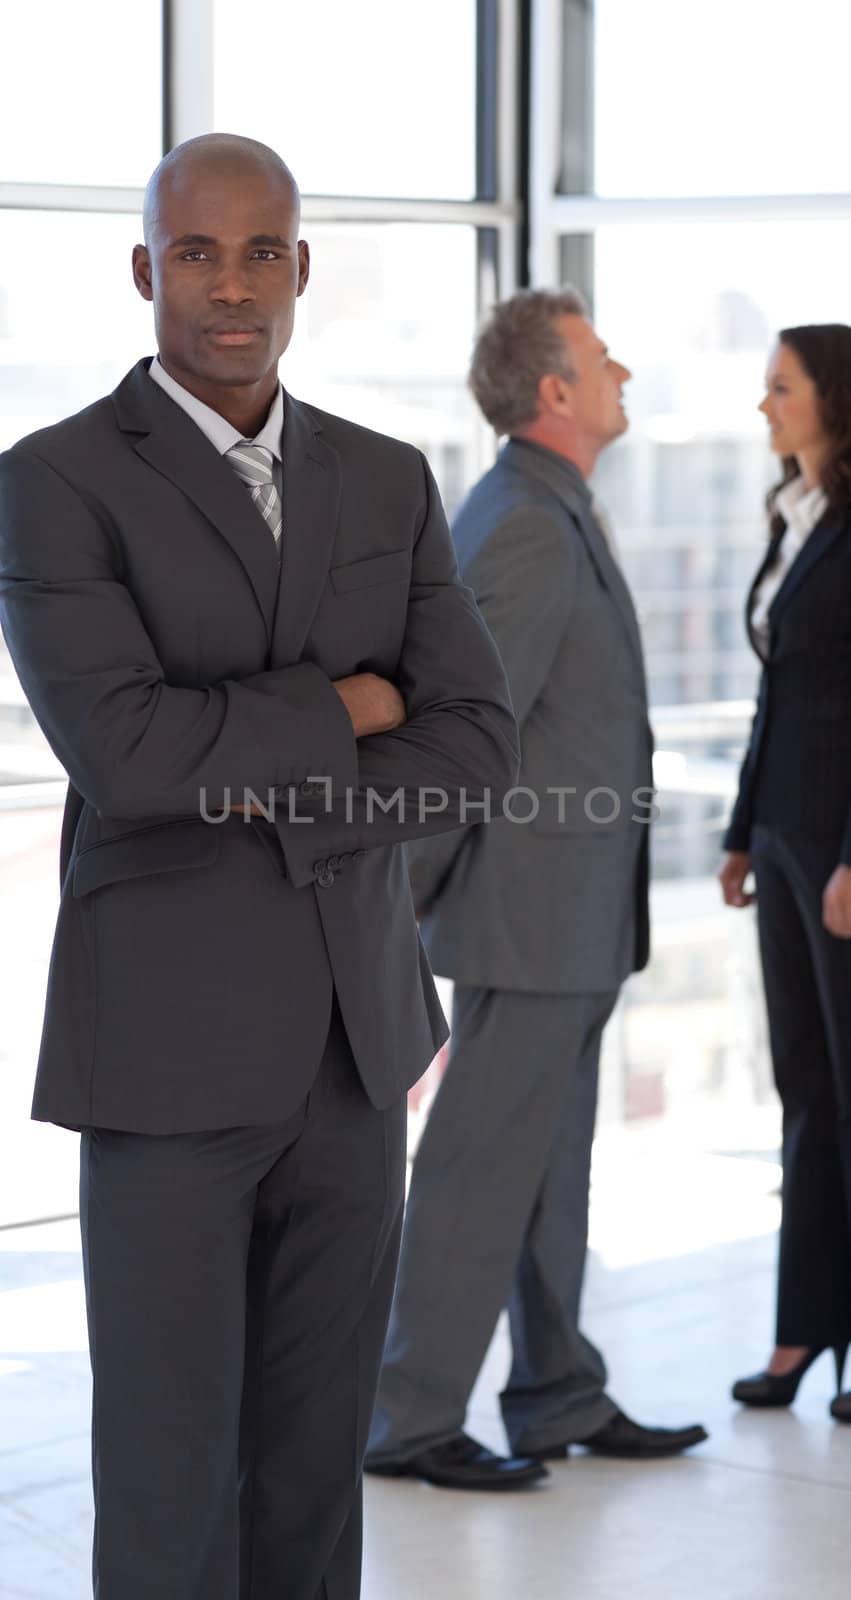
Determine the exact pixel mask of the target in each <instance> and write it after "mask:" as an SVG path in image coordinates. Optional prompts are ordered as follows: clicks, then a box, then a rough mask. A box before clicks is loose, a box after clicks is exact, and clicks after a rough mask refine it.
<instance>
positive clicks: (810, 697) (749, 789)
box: [724, 512, 851, 866]
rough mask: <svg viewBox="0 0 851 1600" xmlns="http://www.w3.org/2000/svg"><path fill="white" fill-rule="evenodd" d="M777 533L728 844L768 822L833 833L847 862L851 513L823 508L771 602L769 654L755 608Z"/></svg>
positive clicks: (739, 845) (850, 821)
mask: <svg viewBox="0 0 851 1600" xmlns="http://www.w3.org/2000/svg"><path fill="white" fill-rule="evenodd" d="M781 538H782V530H781V531H780V532H779V533H778V534H777V535H776V536H775V537H774V538H773V539H772V540H771V543H770V545H769V548H768V551H767V553H766V556H765V559H764V561H763V562H762V564H761V566H760V568H759V571H758V572H757V575H756V578H755V579H754V582H753V586H752V588H751V591H750V594H749V595H748V600H747V606H746V621H747V627H748V633H749V636H750V639H751V642H752V644H753V647H754V649H755V650H756V652H757V655H759V656H760V659H761V660H763V671H762V678H761V681H760V687H759V696H758V699H757V708H756V715H755V717H754V722H753V728H752V731H751V737H750V743H749V746H748V750H747V753H746V756H745V760H744V762H743V765H742V771H741V777H740V780H739V793H738V798H737V800H736V804H735V807H734V810H733V815H732V818H731V821H730V826H729V828H728V830H727V833H726V835H725V838H724V845H725V848H726V849H727V850H748V849H749V848H750V835H751V828H752V827H753V825H754V823H762V824H763V825H765V826H768V827H775V828H785V829H789V830H793V831H797V832H800V833H804V834H810V835H812V836H814V837H819V838H830V837H834V838H835V839H836V841H837V846H838V855H837V862H839V861H843V862H845V864H846V865H849V866H851V513H846V514H845V515H844V516H843V515H842V513H838V514H837V513H835V512H828V513H826V515H825V516H824V517H823V518H822V520H821V522H820V523H819V524H818V526H817V527H816V528H814V529H813V531H812V533H811V534H810V536H809V538H808V539H807V542H806V544H805V545H804V547H803V549H802V550H801V551H800V553H799V554H798V556H797V558H796V559H795V561H794V562H793V564H792V566H791V567H790V568H789V571H788V572H787V574H786V577H785V579H784V580H783V583H782V585H781V587H780V588H779V589H778V591H777V594H776V595H775V597H774V600H773V602H772V604H771V607H770V609H769V643H768V650H767V654H766V653H765V652H764V650H763V647H762V646H761V644H760V641H759V640H758V638H757V637H756V635H755V633H754V631H753V628H752V626H751V614H752V612H753V606H754V601H755V597H756V591H757V588H758V586H759V583H760V582H761V580H762V578H763V576H764V574H765V573H766V572H767V571H768V570H769V568H770V567H771V566H773V564H774V562H775V560H776V558H777V551H778V548H779V544H780V539H781Z"/></svg>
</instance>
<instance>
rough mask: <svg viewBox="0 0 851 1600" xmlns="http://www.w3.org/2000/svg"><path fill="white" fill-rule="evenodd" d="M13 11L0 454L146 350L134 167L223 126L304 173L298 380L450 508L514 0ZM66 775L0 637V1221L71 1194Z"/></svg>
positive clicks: (0, 68)
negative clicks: (61, 1130)
mask: <svg viewBox="0 0 851 1600" xmlns="http://www.w3.org/2000/svg"><path fill="white" fill-rule="evenodd" d="M2 10H3V18H2V28H0V35H2V37H0V45H2V48H0V449H6V448H8V447H9V446H10V445H11V444H13V443H14V442H15V440H17V439H19V438H21V437H23V436H24V435H26V434H28V433H30V432H32V431H33V430H35V429H37V428H41V427H45V426H47V425H49V424H50V423H52V422H55V421H57V420H58V419H59V418H61V417H64V416H68V415H70V414H71V413H72V412H75V411H77V410H79V409H80V408H81V407H83V406H85V405H87V404H89V403H90V402H92V401H93V400H95V399H97V398H98V397H99V396H101V395H103V394H105V393H108V392H109V391H110V390H111V389H112V388H113V387H114V386H115V384H116V383H117V382H118V381H119V380H120V379H121V377H122V376H123V374H124V373H125V372H126V371H127V370H128V369H129V368H130V367H131V366H132V365H133V364H134V362H135V361H136V360H138V358H139V357H140V356H141V355H144V354H147V353H149V352H152V351H153V349H154V329H153V319H152V314H151V307H150V305H148V304H147V303H146V302H144V301H142V300H141V299H140V297H139V296H138V294H137V293H136V290H135V288H134V286H133V282H132V276H131V264H130V258H131V251H132V247H133V245H134V244H135V243H136V242H137V241H138V240H139V239H140V238H141V206H142V196H143V188H144V184H145V182H146V180H147V178H148V175H149V174H150V172H151V171H152V169H153V167H154V166H155V165H156V163H157V161H158V160H159V158H160V156H161V154H162V152H163V149H164V141H165V142H166V143H167V144H168V145H169V146H170V145H174V144H177V143H179V142H180V141H181V140H183V139H185V138H189V137H192V136H194V135H196V134H199V133H204V132H207V131H210V130H212V129H214V128H218V129H226V130H228V131H230V132H237V133H244V134H247V135H249V136H252V137H255V138H257V139H260V140H262V141H264V142H266V143H268V144H271V145H272V146H273V147H274V148H275V149H277V150H279V151H280V152H281V154H282V155H283V157H284V159H285V160H286V161H287V162H288V163H289V164H290V165H291V167H292V169H293V171H294V172H295V174H296V176H297V179H298V181H299V184H300V187H301V191H302V200H303V207H302V210H303V230H302V231H303V234H304V235H305V236H306V237H307V238H308V240H309V241H310V244H311V251H312V272H311V281H310V284H309V286H308V290H307V293H306V295H305V297H304V298H303V300H302V301H301V302H300V303H299V307H298V314H297V318H296V333H295V336H294V339H293V343H292V346H291V348H290V350H289V351H288V352H287V355H286V357H285V360H284V363H283V365H282V376H283V377H284V380H285V382H286V383H287V384H288V386H289V387H290V388H292V390H293V392H294V393H295V394H297V395H299V396H300V397H302V398H304V399H305V400H308V401H310V400H312V401H314V402H315V403H316V404H317V405H319V406H322V407H324V408H326V409H328V410H331V411H338V412H340V413H342V414H343V415H345V416H350V417H353V418H354V419H355V420H357V421H360V422H362V423H364V424H365V425H366V426H368V427H372V428H376V429H378V430H380V431H382V432H386V433H390V434H395V435H397V436H399V437H401V438H405V439H409V440H411V441H412V442H413V443H414V444H416V445H418V446H419V447H420V448H421V449H423V450H424V451H425V452H426V453H427V455H428V457H429V459H430V461H431V463H432V466H433V468H434V471H435V474H436V476H437V479H438V482H439V484H440V487H441V489H442V492H443V495H444V499H445V503H446V506H447V510H448V511H449V512H450V513H451V512H452V511H453V510H454V509H455V507H456V506H457V505H458V502H459V501H460V499H461V498H462V496H463V494H464V492H465V490H466V489H467V488H468V487H469V485H470V483H471V482H472V481H473V480H474V478H475V477H476V476H478V474H479V472H480V471H481V470H482V468H483V466H484V465H485V464H486V462H487V460H488V459H489V457H490V455H491V454H492V452H493V448H494V441H493V439H492V437H491V436H490V435H489V433H488V431H487V429H486V428H485V427H484V425H483V424H482V422H481V419H480V418H479V417H478V415H477V413H476V411H475V408H474V406H473V403H472V400H471V399H470V396H469V394H468V392H467V388H466V382H465V379H466V369H467V363H468V360H469V355H470V349H471V345H472V341H473V336H474V330H475V326H476V321H477V318H478V315H479V311H480V309H481V307H482V305H483V304H484V302H486V301H487V302H490V301H492V300H493V299H494V298H496V297H497V295H499V294H500V293H507V292H510V290H511V289H512V288H513V286H514V282H515V271H516V267H517V263H518V260H519V251H518V240H519V231H520V207H519V203H518V198H517V193H516V190H517V182H518V173H519V167H518V163H517V160H516V155H517V132H518V120H517V107H518V94H517V85H518V81H519V61H520V57H519V50H518V43H519V38H520V21H521V7H520V5H519V3H518V0H432V3H431V4H429V5H428V6H426V7H423V6H416V7H415V6H408V5H402V4H399V3H398V0H362V3H360V4H358V5H352V4H350V3H349V0H318V3H317V4H315V5H311V6H305V5H304V4H303V3H302V0H256V3H255V4H253V5H251V6H250V7H246V6H245V4H243V3H239V4H238V3H237V0H167V3H165V4H163V3H162V0H137V3H136V4H134V5H133V6H130V5H124V4H117V3H115V0H75V3H74V4H73V5H68V4H66V3H65V0H39V4H38V5H35V4H33V5H22V6H20V5H19V6H13V5H11V4H10V5H5V4H4V5H3V7H2ZM45 41H49V48H45V47H44V46H45ZM247 61H249V64H250V63H251V62H253V63H254V64H255V66H256V67H257V71H256V72H255V71H247V70H246V62H247ZM258 73H259V76H258ZM47 106H49V108H50V114H49V116H47V115H45V109H44V108H45V107H47ZM62 777H63V775H62V772H61V769H60V767H59V765H58V763H57V762H56V760H55V758H54V757H53V755H52V753H51V752H50V750H49V749H48V748H47V745H46V744H45V741H44V739H43V738H42V736H41V734H40V732H39V730H38V728H37V727H36V724H35V721H34V719H33V717H32V714H31V713H30V711H29V708H28V706H27V704H26V700H25V698H24V696H23V693H22V691H21V689H20V686H19V685H18V683H17V680H16V678H15V675H14V672H13V670H12V666H11V662H10V660H9V658H8V656H7V654H6V652H5V649H4V648H3V647H2V646H1V645H0V898H2V904H3V913H4V915H3V925H2V929H0V945H2V952H0V953H2V961H0V989H2V993H0V1014H2V1016H3V1019H4V1026H3V1038H2V1041H0V1056H2V1061H0V1066H2V1069H3V1070H2V1071H1V1072H0V1128H2V1129H5V1130H6V1132H5V1134H4V1135H2V1136H0V1171H2V1172H4V1173H5V1179H6V1181H5V1183H3V1184H0V1224H2V1223H3V1222H8V1221H12V1220H21V1219H22V1218H26V1217H29V1216H34V1215H36V1214H37V1213H38V1211H39V1209H40V1210H41V1213H42V1214H47V1213H51V1214H55V1213H57V1212H61V1211H62V1210H73V1209H74V1207H75V1204H76V1201H75V1195H74V1175H73V1166H74V1163H73V1153H72V1152H71V1151H69V1141H67V1140H63V1139H62V1136H61V1135H60V1134H54V1132H53V1131H47V1132H46V1131H45V1130H44V1129H37V1128H31V1127H30V1126H29V1124H28V1123H27V1120H26V1117H27V1109H28V1105H29V1097H30V1093H31V1084H32V1075H33V1068H34V1065H35V1057H36V1053H37V1043H38V1028H39V1022H40V1015H41V996H42V993H43V989H44V983H45V979H46V973H47V957H48V947H49V938H50V930H51V926H52V921H53V910H54V907H55V903H56V895H57V885H56V845H57V838H58V829H59V822H60V815H61V801H62V793H63V781H62ZM45 1140H47V1141H53V1143H54V1145H55V1150H56V1156H55V1161H54V1164H53V1166H52V1169H51V1174H50V1178H49V1181H48V1178H47V1175H45V1173H44V1170H43V1156H38V1155H33V1156H31V1154H30V1152H31V1151H32V1152H43V1151H44V1149H45V1148H46V1146H45V1143H44V1141H45ZM4 1141H5V1142H4ZM32 1174H36V1175H37V1178H36V1179H33V1180H32V1181H31V1177H32Z"/></svg>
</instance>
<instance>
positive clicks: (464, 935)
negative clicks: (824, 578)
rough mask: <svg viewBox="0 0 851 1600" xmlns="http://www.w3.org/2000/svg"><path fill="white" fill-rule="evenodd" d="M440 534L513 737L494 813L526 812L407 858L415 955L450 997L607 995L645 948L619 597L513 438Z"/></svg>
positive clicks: (628, 647)
mask: <svg viewBox="0 0 851 1600" xmlns="http://www.w3.org/2000/svg"><path fill="white" fill-rule="evenodd" d="M453 536H454V539H455V546H456V550H457V553H458V560H459V563H460V566H461V571H462V574H463V577H464V581H465V582H466V583H469V585H470V587H471V589H472V590H473V592H474V594H475V596H476V599H477V601H478V603H479V606H480V608H481V611H482V615H483V617H484V619H485V622H486V623H487V625H488V627H489V628H490V630H491V633H492V634H493V637H494V639H495V641H496V645H497V648H498V650H499V652H500V655H501V657H502V661H503V664H504V666H505V670H506V673H507V675H508V683H509V688H510V690H511V696H512V701H513V703H514V710H515V713H516V716H517V721H518V724H519V727H520V739H521V748H522V758H521V769H520V778H519V783H520V785H522V786H523V787H524V788H527V789H529V790H531V791H532V795H533V797H534V800H533V799H530V798H529V797H528V796H526V797H524V796H518V797H517V800H516V802H515V801H513V800H512V802H511V804H510V812H511V815H512V816H516V817H523V816H530V815H531V813H532V812H534V810H535V803H534V802H537V805H538V810H537V814H535V815H534V816H531V820H530V821H528V822H526V823H521V822H515V821H510V820H508V819H507V818H506V817H504V816H500V817H498V819H497V820H495V821H493V822H491V823H490V824H489V825H488V826H473V827H471V828H469V829H468V830H467V832H466V833H465V834H458V833H456V834H451V835H444V836H443V838H440V839H431V840H429V839H425V840H423V841H421V842H417V843H415V844H413V845H410V846H408V847H407V852H406V853H407V855H408V858H409V864H410V870H411V879H412V884H413V890H414V899H415V902H416V904H417V905H418V907H420V908H421V910H422V912H423V920H422V930H423V938H424V940H425V944H426V949H427V950H428V953H429V956H430V958H431V961H432V965H433V966H434V969H435V971H436V972H438V973H440V974H441V975H443V976H445V977H449V978H454V979H455V981H456V983H459V984H464V985H469V986H473V987H477V988H479V987H480V988H492V989H522V990H526V991H532V992H539V991H544V992H546V993H549V994H593V993H610V992H612V991H613V990H615V989H617V988H618V986H619V985H620V984H621V983H623V981H624V979H625V978H626V977H627V976H628V974H629V973H630V972H632V971H634V970H636V969H637V968H639V967H642V966H644V964H645V963H646V961H647V958H648V951H649V918H648V905H647V890H648V875H649V873H648V859H649V856H648V843H649V833H650V828H649V826H648V824H649V820H650V815H651V806H652V795H653V769H652V748H653V740H652V735H651V732H650V727H649V723H648V719H647V694H646V688H645V680H644V662H643V656H642V648H641V637H640V633H639V628H638V622H637V620H636V616H635V610H634V608H633V604H632V599H631V597H630V593H629V590H628V588H627V585H626V583H625V581H624V578H623V575H622V573H621V571H620V568H619V566H618V563H617V562H616V561H615V559H614V558H613V556H612V553H611V551H610V549H609V547H608V545H607V543H606V540H605V538H604V537H603V535H602V533H601V531H600V528H599V526H598V524H597V522H596V520H595V518H594V515H593V512H592V501H591V492H590V490H589V488H588V485H587V484H586V483H585V481H584V479H583V477H582V474H581V473H580V472H579V470H578V468H577V467H575V466H574V465H573V464H572V463H571V462H570V461H566V460H564V459H563V458H562V457H560V456H557V455H556V454H555V453H554V452H553V451H551V450H545V449H543V448H542V447H541V446H539V445H535V444H532V443H529V442H527V441H526V440H520V439H512V440H510V441H509V443H508V444H507V445H506V446H505V448H504V449H503V450H502V451H501V452H500V455H499V458H498V460H497V461H496V462H495V464H494V466H493V467H492V468H491V469H490V471H489V472H487V473H485V476H484V477H483V478H482V479H481V480H480V482H479V483H478V484H476V487H475V488H474V489H473V491H472V493H471V494H470V495H469V496H468V498H467V500H466V501H465V503H464V505H463V506H462V508H461V510H460V512H459V514H458V517H457V519H456V522H455V525H454V528H453ZM558 788H564V789H565V790H567V789H573V790H574V791H575V792H574V793H573V794H564V795H563V796H562V797H559V796H558V795H557V794H548V793H547V790H548V789H558ZM595 791H596V792H595ZM633 796H637V801H636V802H634V800H633ZM473 815H475V813H473ZM595 818H601V819H605V820H594V819H595ZM636 818H638V819H639V820H638V821H636V820H635V819H636Z"/></svg>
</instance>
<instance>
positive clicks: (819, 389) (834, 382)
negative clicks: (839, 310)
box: [766, 322, 851, 533]
mask: <svg viewBox="0 0 851 1600" xmlns="http://www.w3.org/2000/svg"><path fill="white" fill-rule="evenodd" d="M779 338H780V343H781V344H785V345H787V346H788V348H789V349H790V350H792V351H793V352H794V354H795V355H796V356H797V357H798V360H799V361H800V363H801V366H802V367H803V369H804V371H805V372H806V374H807V377H809V378H812V380H813V383H814V384H815V386H816V395H817V404H818V409H819V416H820V418H821V424H822V427H823V428H824V431H825V433H826V434H827V436H828V439H829V441H830V448H829V450H828V453H827V457H826V459H825V461H824V462H823V464H822V469H821V487H822V489H823V490H824V493H825V495H826V496H827V503H828V508H829V510H831V511H839V512H844V511H848V510H849V509H851V328H849V327H848V326H847V325H846V324H845V323H844V322H820V323H810V324H809V325H807V326H804V327H801V328H784V329H783V330H782V332H781V333H780V335H779ZM799 476H800V468H799V466H798V463H797V461H796V459H795V457H794V456H784V457H783V476H782V478H781V479H780V482H779V483H776V484H775V485H774V488H773V489H771V490H770V492H769V494H768V498H767V500H766V505H767V506H768V514H769V518H770V520H771V531H772V533H779V532H780V530H781V529H782V527H783V519H782V517H781V516H780V513H779V512H778V511H777V509H776V501H777V496H778V494H779V493H780V490H781V489H783V488H785V486H786V484H787V483H791V481H792V479H793V478H797V477H799Z"/></svg>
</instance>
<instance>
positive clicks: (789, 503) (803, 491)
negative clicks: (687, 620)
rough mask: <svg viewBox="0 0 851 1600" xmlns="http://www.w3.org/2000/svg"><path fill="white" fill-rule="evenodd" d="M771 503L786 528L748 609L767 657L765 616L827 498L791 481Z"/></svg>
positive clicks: (819, 520) (767, 640) (795, 480)
mask: <svg viewBox="0 0 851 1600" xmlns="http://www.w3.org/2000/svg"><path fill="white" fill-rule="evenodd" d="M774 504H775V509H776V510H777V511H779V513H780V515H781V517H782V518H783V521H784V522H785V524H786V528H785V531H784V534H783V537H782V539H781V540H780V546H779V548H778V551H777V559H776V561H775V562H774V565H773V566H772V567H769V569H768V571H767V572H766V574H765V576H764V577H763V579H762V582H761V583H760V585H759V588H758V589H757V591H756V594H755V595H754V603H753V608H752V610H751V627H752V628H753V630H754V632H755V634H756V635H757V638H758V640H759V642H760V644H761V645H762V646H764V652H765V654H766V655H767V654H768V643H769V635H770V628H769V622H768V613H769V610H770V608H771V605H772V602H773V600H774V597H775V595H776V594H777V592H778V590H779V588H780V586H781V584H782V583H783V581H784V579H785V577H786V574H787V572H788V571H789V568H790V567H791V565H792V563H793V562H794V561H795V560H796V558H797V557H798V556H799V555H800V553H801V551H802V550H803V548H804V545H805V544H806V542H807V540H808V539H809V537H810V534H811V533H812V531H813V529H814V527H815V526H816V524H817V523H819V522H821V519H822V517H823V516H824V514H825V512H826V510H827V496H826V495H825V493H824V490H823V489H820V488H819V487H818V485H817V486H816V487H815V488H814V489H808V488H807V487H806V484H805V483H804V480H803V478H793V479H792V482H791V483H787V484H786V485H785V487H784V488H783V489H781V490H780V493H779V494H778V496H777V499H776V500H775V502H774Z"/></svg>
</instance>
